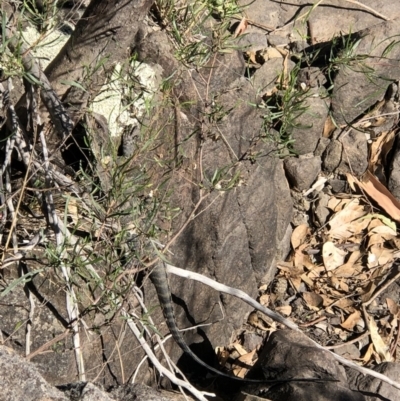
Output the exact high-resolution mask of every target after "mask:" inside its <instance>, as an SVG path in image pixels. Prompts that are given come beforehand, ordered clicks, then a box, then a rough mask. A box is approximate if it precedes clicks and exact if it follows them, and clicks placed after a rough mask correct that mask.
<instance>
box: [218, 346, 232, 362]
mask: <svg viewBox="0 0 400 401" xmlns="http://www.w3.org/2000/svg"><path fill="white" fill-rule="evenodd" d="M215 353H216V354H217V358H218V362H219V363H220V364H221V365H222V366H225V364H226V362H227V360H228V359H229V357H230V354H229V352H228V351H227V350H226V349H225V347H216V348H215Z"/></svg>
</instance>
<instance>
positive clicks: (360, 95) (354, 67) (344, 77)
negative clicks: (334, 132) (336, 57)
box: [332, 20, 400, 124]
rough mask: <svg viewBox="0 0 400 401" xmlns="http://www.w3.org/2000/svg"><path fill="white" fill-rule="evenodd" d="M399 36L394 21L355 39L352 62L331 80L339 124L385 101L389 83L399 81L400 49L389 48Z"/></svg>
mask: <svg viewBox="0 0 400 401" xmlns="http://www.w3.org/2000/svg"><path fill="white" fill-rule="evenodd" d="M399 33H400V28H399V23H398V21H397V20H394V21H387V22H384V23H381V24H378V25H375V26H373V27H371V28H368V29H365V30H362V31H359V32H357V33H356V34H355V35H354V40H355V41H356V40H359V41H360V43H359V44H358V46H357V47H356V49H354V51H353V52H352V55H351V58H352V59H353V61H351V62H348V65H342V66H341V68H340V70H339V72H338V74H337V76H336V77H335V80H334V85H335V86H334V90H333V96H332V110H333V114H332V115H333V118H334V120H335V121H336V122H337V123H338V124H345V123H350V122H352V121H353V120H354V119H355V118H356V117H358V116H359V115H360V114H362V113H363V112H364V111H365V110H367V109H368V108H369V107H371V106H372V105H373V104H375V103H376V102H377V101H378V100H380V99H382V98H383V97H384V94H385V92H386V90H387V88H388V85H389V83H390V81H396V80H398V79H399V78H400V64H399V60H400V46H398V45H395V46H392V47H390V48H388V46H389V45H390V44H391V43H392V40H393V39H392V38H393V37H396V36H397V35H399ZM365 56H367V58H365ZM357 57H359V59H357Z"/></svg>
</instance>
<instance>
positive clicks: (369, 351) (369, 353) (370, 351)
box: [362, 344, 374, 364]
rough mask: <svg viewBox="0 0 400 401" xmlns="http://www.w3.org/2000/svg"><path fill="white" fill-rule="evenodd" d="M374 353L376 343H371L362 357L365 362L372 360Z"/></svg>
mask: <svg viewBox="0 0 400 401" xmlns="http://www.w3.org/2000/svg"><path fill="white" fill-rule="evenodd" d="M373 354H374V345H373V344H370V345H369V346H368V349H367V352H366V353H365V355H364V356H363V358H362V360H363V361H364V363H365V364H367V363H368V362H369V361H370V360H371V357H372V355H373Z"/></svg>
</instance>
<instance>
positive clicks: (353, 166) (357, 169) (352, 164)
mask: <svg viewBox="0 0 400 401" xmlns="http://www.w3.org/2000/svg"><path fill="white" fill-rule="evenodd" d="M340 141H341V143H342V157H341V161H340V163H339V166H338V168H337V170H338V171H339V172H340V173H353V174H357V175H361V174H363V173H364V172H365V170H366V169H367V168H368V144H367V139H366V137H365V134H363V133H362V132H360V131H356V130H352V131H351V132H350V133H349V134H347V135H345V136H344V137H343V138H341V139H340Z"/></svg>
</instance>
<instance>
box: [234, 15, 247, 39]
mask: <svg viewBox="0 0 400 401" xmlns="http://www.w3.org/2000/svg"><path fill="white" fill-rule="evenodd" d="M247 25H248V23H247V18H246V17H243V18H242V20H241V21H240V22H239V24H238V26H237V28H236V29H235V33H234V34H233V37H234V38H237V37H238V36H240V35H242V34H243V33H244V32H245V31H246V29H247Z"/></svg>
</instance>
